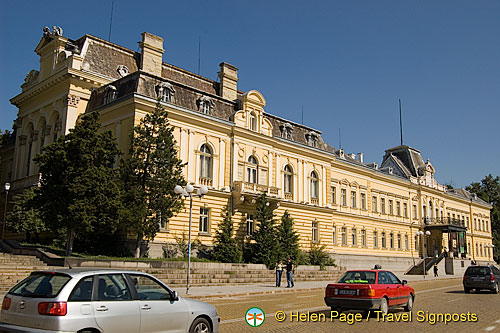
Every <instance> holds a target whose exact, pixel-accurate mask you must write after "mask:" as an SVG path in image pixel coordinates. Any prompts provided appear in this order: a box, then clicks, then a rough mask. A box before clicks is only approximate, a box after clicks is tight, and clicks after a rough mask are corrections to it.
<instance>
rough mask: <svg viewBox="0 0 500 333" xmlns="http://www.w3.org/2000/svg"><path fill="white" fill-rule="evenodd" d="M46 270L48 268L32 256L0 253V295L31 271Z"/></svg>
mask: <svg viewBox="0 0 500 333" xmlns="http://www.w3.org/2000/svg"><path fill="white" fill-rule="evenodd" d="M46 269H50V267H49V266H47V265H46V264H45V263H44V262H42V261H40V260H39V259H38V258H36V257H34V256H26V255H14V254H10V253H3V252H0V295H4V294H5V293H6V292H7V291H8V290H9V289H10V288H11V287H12V286H14V284H16V283H17V282H19V281H21V280H22V279H24V278H25V277H27V276H28V275H30V273H31V272H32V271H36V270H46Z"/></svg>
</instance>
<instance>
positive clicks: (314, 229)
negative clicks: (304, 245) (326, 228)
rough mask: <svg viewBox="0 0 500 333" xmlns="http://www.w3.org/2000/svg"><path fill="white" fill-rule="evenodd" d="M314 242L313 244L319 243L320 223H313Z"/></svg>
mask: <svg viewBox="0 0 500 333" xmlns="http://www.w3.org/2000/svg"><path fill="white" fill-rule="evenodd" d="M312 240H313V242H319V235H318V222H313V223H312Z"/></svg>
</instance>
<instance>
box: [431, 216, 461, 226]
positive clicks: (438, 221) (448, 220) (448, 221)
mask: <svg viewBox="0 0 500 333" xmlns="http://www.w3.org/2000/svg"><path fill="white" fill-rule="evenodd" d="M424 224H425V225H456V226H459V227H465V223H464V221H462V220H460V219H454V218H452V217H444V218H440V217H424Z"/></svg>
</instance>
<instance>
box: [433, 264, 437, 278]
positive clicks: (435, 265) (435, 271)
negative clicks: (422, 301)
mask: <svg viewBox="0 0 500 333" xmlns="http://www.w3.org/2000/svg"><path fill="white" fill-rule="evenodd" d="M434 277H438V264H434Z"/></svg>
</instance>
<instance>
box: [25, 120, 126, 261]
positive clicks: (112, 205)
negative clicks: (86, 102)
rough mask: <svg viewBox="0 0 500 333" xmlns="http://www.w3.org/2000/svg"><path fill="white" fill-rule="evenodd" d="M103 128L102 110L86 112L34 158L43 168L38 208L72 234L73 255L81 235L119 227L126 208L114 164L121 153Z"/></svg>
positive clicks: (68, 252) (48, 220)
mask: <svg viewBox="0 0 500 333" xmlns="http://www.w3.org/2000/svg"><path fill="white" fill-rule="evenodd" d="M99 129H100V123H99V114H98V113H97V112H93V113H90V114H88V115H84V116H83V117H82V118H81V121H80V122H79V123H77V124H76V126H75V127H74V128H73V129H71V130H70V132H69V133H68V134H67V135H65V136H63V137H61V138H59V140H57V141H56V142H54V143H52V144H50V145H49V146H47V147H45V148H44V150H43V153H42V154H40V155H38V156H37V157H36V158H35V159H34V160H35V162H36V163H37V164H38V165H39V167H40V173H41V180H40V187H39V188H37V189H36V190H35V194H36V198H35V202H36V207H37V208H38V209H39V211H40V216H41V219H42V220H43V222H44V223H45V224H46V225H47V226H48V227H49V229H50V230H51V231H52V232H58V231H64V232H65V233H66V255H68V256H69V255H71V253H72V251H73V242H74V239H75V237H78V235H79V234H82V233H86V232H94V233H99V232H102V231H114V230H115V229H116V227H117V223H118V216H119V211H120V209H121V207H122V206H121V202H120V193H119V187H118V185H117V184H116V182H115V181H116V179H117V170H116V169H114V168H113V166H114V164H115V159H116V157H117V156H118V155H119V150H118V147H117V143H116V139H115V138H114V137H113V136H112V134H111V132H110V131H105V132H102V133H99Z"/></svg>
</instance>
